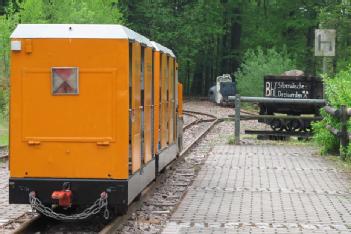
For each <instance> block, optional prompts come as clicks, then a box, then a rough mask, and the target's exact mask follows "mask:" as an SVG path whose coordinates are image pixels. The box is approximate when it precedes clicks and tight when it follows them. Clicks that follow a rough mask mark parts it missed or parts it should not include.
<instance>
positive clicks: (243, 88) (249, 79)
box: [235, 47, 296, 97]
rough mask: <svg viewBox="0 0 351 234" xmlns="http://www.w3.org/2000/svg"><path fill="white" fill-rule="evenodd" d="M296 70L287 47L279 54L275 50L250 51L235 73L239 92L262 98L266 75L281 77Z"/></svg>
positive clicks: (243, 94)
mask: <svg viewBox="0 0 351 234" xmlns="http://www.w3.org/2000/svg"><path fill="white" fill-rule="evenodd" d="M295 68H296V67H295V62H294V60H292V59H291V58H290V56H289V55H288V53H287V51H286V49H285V47H283V49H281V50H279V52H278V51H277V50H276V49H275V48H273V49H267V50H263V49H262V48H260V47H258V48H257V49H256V50H248V51H247V52H246V53H245V55H244V60H243V63H242V64H241V66H240V69H239V70H238V71H237V72H236V73H235V77H236V81H237V89H238V92H239V93H240V95H242V96H252V97H260V96H262V95H263V77H264V76H265V75H280V74H282V73H283V72H284V71H287V70H292V69H295Z"/></svg>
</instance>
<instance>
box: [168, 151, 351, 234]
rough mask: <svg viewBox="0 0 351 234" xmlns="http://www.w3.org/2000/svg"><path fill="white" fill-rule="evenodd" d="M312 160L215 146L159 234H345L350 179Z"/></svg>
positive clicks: (350, 211) (310, 154)
mask: <svg viewBox="0 0 351 234" xmlns="http://www.w3.org/2000/svg"><path fill="white" fill-rule="evenodd" d="M314 155H317V152H316V149H314V148H312V147H301V146H269V145H243V146H230V145H219V146H215V147H214V148H213V150H212V152H211V153H210V155H209V157H208V159H207V160H206V162H205V164H204V165H203V167H202V168H201V170H200V171H199V174H198V176H197V177H196V179H195V181H194V182H193V184H192V185H191V187H189V188H188V192H187V194H186V196H185V197H184V199H183V201H182V202H181V204H180V206H179V207H178V208H177V210H176V212H175V213H174V214H173V215H172V217H171V220H170V222H169V223H168V224H167V226H166V228H165V229H164V231H163V233H351V225H350V224H351V190H350V175H349V174H347V173H344V172H342V171H339V170H338V169H336V168H335V166H334V165H333V164H332V163H331V162H328V161H326V160H325V159H323V158H322V157H316V156H314Z"/></svg>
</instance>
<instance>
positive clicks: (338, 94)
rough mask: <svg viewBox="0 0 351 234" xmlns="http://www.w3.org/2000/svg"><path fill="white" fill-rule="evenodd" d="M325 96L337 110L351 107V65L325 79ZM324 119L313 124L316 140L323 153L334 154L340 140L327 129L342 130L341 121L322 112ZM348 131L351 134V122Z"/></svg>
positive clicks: (349, 149) (350, 149)
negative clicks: (329, 127)
mask: <svg viewBox="0 0 351 234" xmlns="http://www.w3.org/2000/svg"><path fill="white" fill-rule="evenodd" d="M324 84H325V94H326V98H327V100H328V102H329V104H330V105H331V106H333V107H335V108H340V106H341V105H346V106H347V107H351V93H350V90H351V65H349V66H348V67H347V68H346V69H345V70H342V71H340V72H339V73H337V74H336V75H335V77H333V78H332V77H327V76H326V77H325V78H324ZM321 114H322V116H323V117H324V119H323V120H322V121H320V122H317V123H314V124H313V130H314V139H315V140H316V142H317V143H318V144H319V145H320V146H321V149H322V153H324V154H326V153H332V152H336V151H338V150H339V148H338V147H339V142H338V139H337V138H336V137H335V136H334V135H333V134H331V133H329V131H328V130H327V129H326V126H327V125H330V126H332V127H333V128H336V129H340V123H339V121H338V120H337V119H336V118H334V117H332V116H331V115H329V114H327V113H326V112H325V111H323V110H322V111H321ZM348 131H349V132H351V121H349V123H348ZM350 156H351V147H350V146H349V147H348V157H350Z"/></svg>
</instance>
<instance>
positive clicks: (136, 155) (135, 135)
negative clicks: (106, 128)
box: [132, 43, 141, 174]
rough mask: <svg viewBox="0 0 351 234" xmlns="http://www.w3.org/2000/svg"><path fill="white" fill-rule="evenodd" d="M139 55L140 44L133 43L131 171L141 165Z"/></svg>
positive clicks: (134, 170) (136, 169) (133, 171)
mask: <svg viewBox="0 0 351 234" xmlns="http://www.w3.org/2000/svg"><path fill="white" fill-rule="evenodd" d="M140 56H141V46H140V44H139V43H133V56H132V61H133V64H132V82H133V84H132V173H133V174H134V173H135V172H136V171H138V170H139V169H140V165H141V129H140V121H141V120H140V113H141V111H140V110H141V109H140V106H141V100H140V75H141V74H140V67H141V65H140Z"/></svg>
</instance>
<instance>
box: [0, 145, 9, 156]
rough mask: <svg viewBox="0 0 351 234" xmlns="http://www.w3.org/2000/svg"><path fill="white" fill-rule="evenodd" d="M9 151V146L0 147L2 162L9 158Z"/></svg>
mask: <svg viewBox="0 0 351 234" xmlns="http://www.w3.org/2000/svg"><path fill="white" fill-rule="evenodd" d="M7 149H8V146H7V145H0V160H6V159H8V158H9V153H8V151H7Z"/></svg>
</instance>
